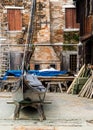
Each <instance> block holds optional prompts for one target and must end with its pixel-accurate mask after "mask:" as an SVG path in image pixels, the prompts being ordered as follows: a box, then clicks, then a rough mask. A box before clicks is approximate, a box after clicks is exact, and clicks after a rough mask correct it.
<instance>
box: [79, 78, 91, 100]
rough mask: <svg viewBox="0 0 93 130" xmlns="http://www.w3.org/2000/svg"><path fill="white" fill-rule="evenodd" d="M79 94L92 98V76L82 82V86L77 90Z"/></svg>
mask: <svg viewBox="0 0 93 130" xmlns="http://www.w3.org/2000/svg"><path fill="white" fill-rule="evenodd" d="M79 96H80V97H87V98H93V76H91V77H90V78H89V79H88V80H87V82H86V83H85V84H84V86H83V88H82V89H81V91H80V92H79Z"/></svg>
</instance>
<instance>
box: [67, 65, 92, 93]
mask: <svg viewBox="0 0 93 130" xmlns="http://www.w3.org/2000/svg"><path fill="white" fill-rule="evenodd" d="M90 79H91V80H90ZM90 81H91V82H92V78H91V69H90V67H89V66H85V65H83V66H82V68H81V69H80V71H79V72H78V75H77V76H76V78H75V79H74V80H73V82H72V83H71V85H70V87H69V88H68V90H67V93H68V94H71V93H72V94H79V96H80V95H83V96H85V94H82V93H84V92H85V90H86V91H88V92H89V90H90V91H91V89H89V87H88V86H89V84H90V86H91V83H90ZM87 85H88V86H87ZM85 86H87V88H86V87H85ZM91 87H92V86H91ZM84 88H85V89H84Z"/></svg>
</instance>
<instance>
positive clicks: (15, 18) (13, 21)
mask: <svg viewBox="0 0 93 130" xmlns="http://www.w3.org/2000/svg"><path fill="white" fill-rule="evenodd" d="M7 16H8V28H9V30H10V31H13V30H21V29H22V16H21V11H20V10H18V9H8V14H7Z"/></svg>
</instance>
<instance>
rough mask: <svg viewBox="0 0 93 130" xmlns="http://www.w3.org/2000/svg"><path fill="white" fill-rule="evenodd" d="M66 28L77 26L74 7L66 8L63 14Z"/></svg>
mask: <svg viewBox="0 0 93 130" xmlns="http://www.w3.org/2000/svg"><path fill="white" fill-rule="evenodd" d="M65 18H66V19H65V22H66V28H79V24H78V23H76V9H75V8H66V15H65Z"/></svg>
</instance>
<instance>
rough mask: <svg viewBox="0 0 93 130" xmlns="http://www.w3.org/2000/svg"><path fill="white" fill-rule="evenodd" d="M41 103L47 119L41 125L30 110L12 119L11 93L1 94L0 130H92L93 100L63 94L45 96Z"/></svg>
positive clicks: (36, 113)
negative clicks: (44, 102)
mask: <svg viewBox="0 0 93 130" xmlns="http://www.w3.org/2000/svg"><path fill="white" fill-rule="evenodd" d="M45 100H46V101H50V102H51V103H50V104H44V111H45V115H46V118H47V119H46V120H44V121H42V122H40V121H39V115H38V112H37V111H36V110H33V109H31V108H30V107H28V108H24V109H22V110H21V112H20V117H19V119H17V120H13V114H14V109H15V105H14V104H8V103H7V102H10V101H12V94H11V93H10V92H0V130H93V99H87V98H81V97H78V96H77V95H69V94H66V93H47V94H46V99H45Z"/></svg>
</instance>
